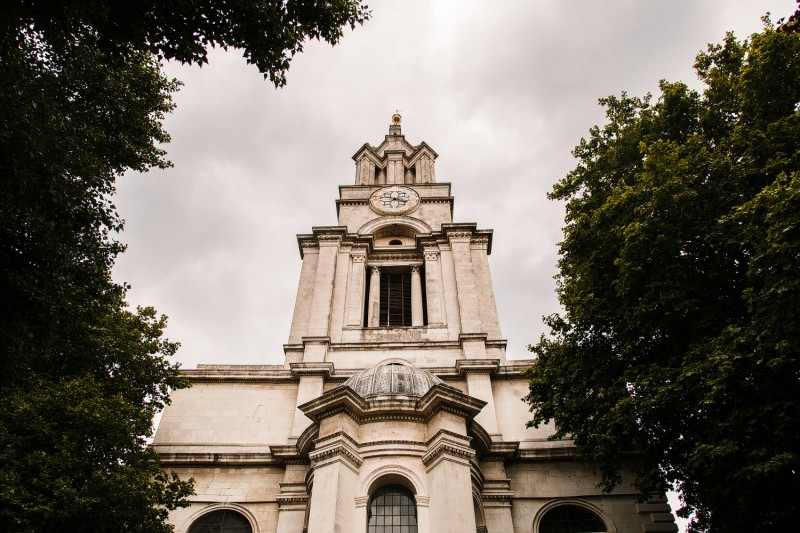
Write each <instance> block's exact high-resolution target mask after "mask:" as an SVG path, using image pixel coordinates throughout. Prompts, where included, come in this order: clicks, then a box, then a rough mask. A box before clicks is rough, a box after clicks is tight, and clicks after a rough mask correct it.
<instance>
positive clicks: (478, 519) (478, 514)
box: [472, 489, 488, 533]
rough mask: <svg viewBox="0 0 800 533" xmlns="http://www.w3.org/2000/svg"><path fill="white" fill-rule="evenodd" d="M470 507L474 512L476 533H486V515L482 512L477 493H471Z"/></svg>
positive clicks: (479, 496)
mask: <svg viewBox="0 0 800 533" xmlns="http://www.w3.org/2000/svg"><path fill="white" fill-rule="evenodd" d="M472 507H473V511H474V512H475V528H476V531H477V532H478V533H485V532H486V531H488V529H487V528H486V513H485V512H484V510H483V504H482V503H481V495H480V493H479V492H478V491H476V490H474V489H473V491H472Z"/></svg>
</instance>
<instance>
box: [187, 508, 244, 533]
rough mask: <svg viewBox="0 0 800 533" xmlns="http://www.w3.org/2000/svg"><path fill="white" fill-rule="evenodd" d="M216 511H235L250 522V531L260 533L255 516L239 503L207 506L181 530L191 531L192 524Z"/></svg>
mask: <svg viewBox="0 0 800 533" xmlns="http://www.w3.org/2000/svg"><path fill="white" fill-rule="evenodd" d="M215 511H233V512H236V513H239V514H240V515H242V516H243V517H244V518H245V519H246V520H247V521H248V522H250V529H252V530H253V533H260V529H259V528H258V521H257V520H256V517H255V515H254V514H253V513H252V512H250V510H249V509H248V508H247V507H245V506H243V505H239V504H238V503H222V502H219V503H212V504H209V505H206V506H203V507H201V508H200V509H198V510H197V511H195V512H194V513H192V514H191V515H189V518H187V519H186V520H185V521H184V523H183V527H182V529H181V530H179V531H180V532H182V533H185V532H187V531H189V528H190V527H192V524H194V523H195V521H197V520H198V519H199V518H201V517H202V516H203V515H206V514H209V513H213V512H215Z"/></svg>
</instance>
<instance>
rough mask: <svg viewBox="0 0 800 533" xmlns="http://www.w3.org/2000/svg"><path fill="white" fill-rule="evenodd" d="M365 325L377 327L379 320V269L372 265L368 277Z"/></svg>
mask: <svg viewBox="0 0 800 533" xmlns="http://www.w3.org/2000/svg"><path fill="white" fill-rule="evenodd" d="M367 305H368V306H369V307H368V308H367V327H370V328H377V327H378V326H380V325H381V324H380V320H381V269H380V267H376V266H374V267H372V268H371V269H370V278H369V299H368V300H367Z"/></svg>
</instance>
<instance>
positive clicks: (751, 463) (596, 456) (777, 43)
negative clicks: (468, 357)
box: [526, 21, 800, 532]
mask: <svg viewBox="0 0 800 533" xmlns="http://www.w3.org/2000/svg"><path fill="white" fill-rule="evenodd" d="M768 22H769V21H765V26H766V28H765V30H764V31H763V32H762V33H759V34H755V35H753V36H752V37H751V38H750V40H746V41H744V42H739V41H737V40H736V39H735V38H734V36H733V35H732V34H728V35H727V37H726V39H725V41H724V43H722V44H721V45H715V46H709V48H708V51H707V52H705V53H701V54H699V55H698V56H697V60H696V63H695V69H696V71H697V74H698V76H699V78H700V80H701V81H702V82H703V84H704V89H703V91H702V92H700V93H698V92H695V91H692V90H690V89H689V88H688V87H687V86H686V85H684V84H682V83H669V82H666V81H662V82H661V85H660V88H661V95H660V97H659V98H658V99H657V101H655V102H653V101H652V98H651V97H650V96H649V95H648V96H647V97H645V98H635V97H630V96H628V95H626V94H625V93H623V94H622V95H621V96H620V97H609V98H605V99H602V100H600V102H601V104H602V105H604V106H605V107H606V116H607V118H608V123H607V124H605V125H604V126H603V127H602V128H601V127H597V126H595V127H593V128H592V129H591V130H590V135H589V138H588V139H582V140H581V142H580V144H579V145H578V146H577V147H576V148H575V150H574V152H573V154H574V155H575V157H576V158H577V159H578V165H577V167H576V168H575V169H574V170H573V171H571V172H570V173H569V174H568V175H567V176H566V177H565V178H564V179H562V180H561V181H560V182H558V183H557V184H556V185H555V186H554V188H553V191H552V192H551V194H550V196H551V198H552V199H557V200H564V201H566V225H565V227H564V240H563V242H562V243H561V244H560V260H559V269H560V273H559V275H558V276H557V281H558V295H559V298H560V301H561V303H562V305H563V308H564V312H563V314H560V315H559V314H557V315H552V316H550V317H547V318H546V322H547V324H548V325H549V327H550V328H551V336H550V337H549V338H548V337H545V336H542V338H541V340H540V341H539V343H538V344H536V345H535V346H532V347H531V349H532V351H534V352H535V354H536V356H537V358H536V360H535V362H534V364H533V366H532V367H531V368H530V370H529V377H530V380H531V381H530V393H529V395H528V396H527V397H526V400H527V401H528V402H529V403H530V406H531V410H532V411H533V419H532V421H531V424H532V425H534V426H538V425H540V424H542V423H546V422H549V421H550V420H553V421H554V422H555V425H556V428H557V429H556V431H555V434H554V438H572V439H574V442H575V445H576V447H577V450H578V452H579V454H580V455H582V456H583V457H585V458H588V459H590V460H592V461H593V462H594V463H595V464H596V465H597V468H598V471H599V473H600V474H601V478H602V482H601V486H602V488H604V489H605V490H607V491H608V490H612V489H613V488H614V487H616V486H617V485H618V484H619V483H620V482H621V480H622V477H621V473H620V472H622V471H623V467H627V466H628V465H631V464H632V465H633V468H634V472H635V475H634V477H635V485H636V487H637V488H638V489H639V490H641V491H642V493H643V494H648V493H659V492H663V491H664V490H665V489H667V488H670V487H672V488H676V489H678V490H680V491H681V492H682V502H683V507H682V509H681V511H680V512H679V514H681V515H682V516H688V515H689V514H690V513H692V512H693V513H695V515H694V518H693V521H692V528H693V530H696V531H704V530H708V531H715V532H727V531H774V530H779V529H794V528H795V527H797V524H798V523H800V503H798V501H797V498H796V495H797V494H798V493H800V398H799V397H798V395H797V391H798V390H800V305H798V302H800V173H798V170H799V169H800V35H798V34H796V33H795V34H792V33H786V32H780V31H775V30H772V29H770V28H769V25H768Z"/></svg>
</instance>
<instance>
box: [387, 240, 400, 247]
mask: <svg viewBox="0 0 800 533" xmlns="http://www.w3.org/2000/svg"><path fill="white" fill-rule="evenodd" d="M401 244H403V241H401V240H400V239H392V240H391V241H389V246H400V245H401Z"/></svg>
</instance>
